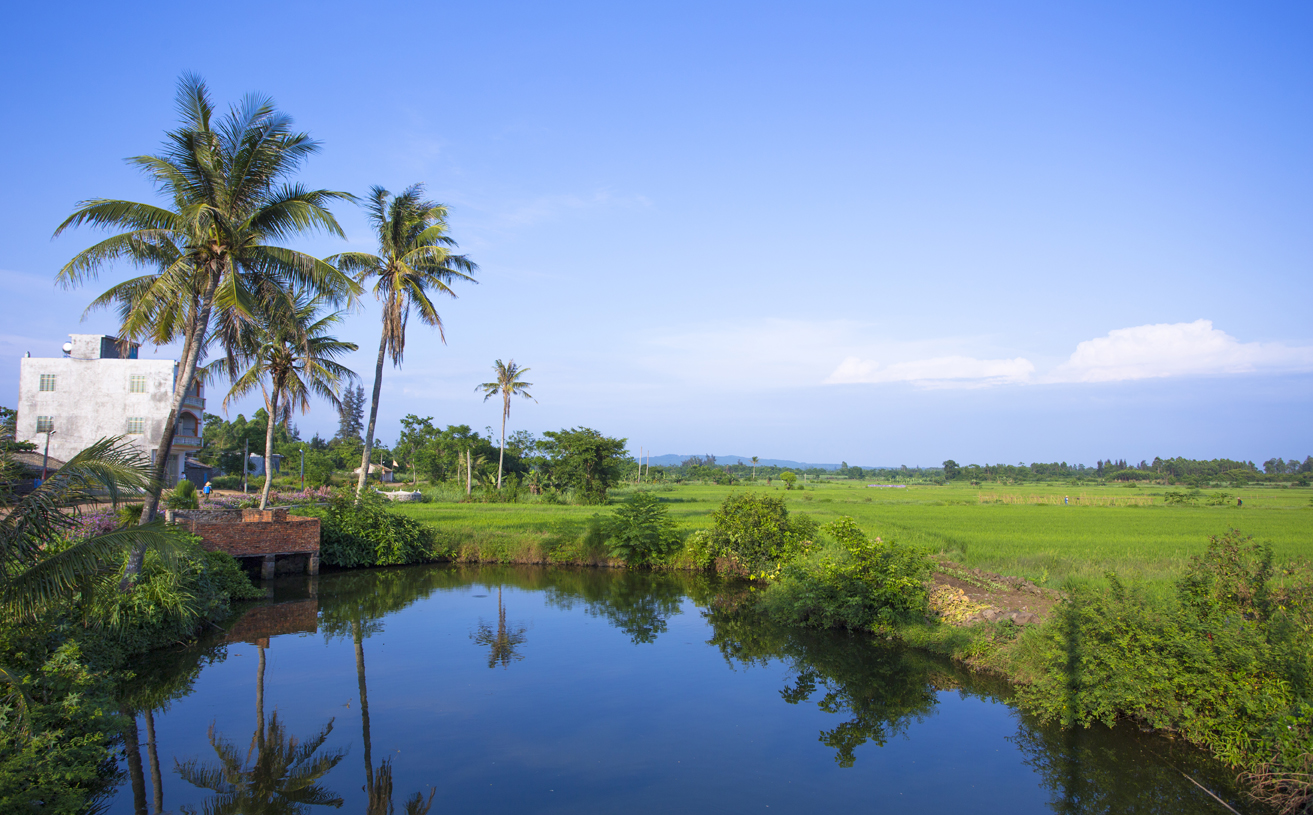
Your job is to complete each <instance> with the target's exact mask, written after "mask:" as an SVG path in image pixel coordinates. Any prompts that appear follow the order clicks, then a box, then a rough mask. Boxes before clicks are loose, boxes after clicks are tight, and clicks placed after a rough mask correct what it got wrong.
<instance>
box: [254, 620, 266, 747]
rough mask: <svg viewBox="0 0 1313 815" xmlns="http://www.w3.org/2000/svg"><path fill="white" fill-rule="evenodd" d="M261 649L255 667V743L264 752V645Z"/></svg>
mask: <svg viewBox="0 0 1313 815" xmlns="http://www.w3.org/2000/svg"><path fill="white" fill-rule="evenodd" d="M256 647H257V648H259V649H260V662H259V664H258V665H257V666H256V668H255V745H256V750H257V751H258V752H259V753H260V754H263V753H264V646H263V645H258V646H256Z"/></svg>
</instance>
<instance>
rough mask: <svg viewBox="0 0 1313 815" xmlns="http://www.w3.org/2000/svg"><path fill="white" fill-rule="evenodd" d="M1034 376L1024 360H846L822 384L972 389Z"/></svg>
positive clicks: (1018, 381) (1032, 369)
mask: <svg viewBox="0 0 1313 815" xmlns="http://www.w3.org/2000/svg"><path fill="white" fill-rule="evenodd" d="M1034 373H1035V366H1034V364H1033V363H1031V361H1030V360H1028V359H1023V358H1022V357H1017V358H1016V359H975V358H973V357H966V356H946V357H935V358H933V359H918V360H913V361H910V362H893V363H889V364H888V365H880V363H878V362H875V361H873V360H863V359H860V358H858V357H847V358H845V359H844V361H843V362H841V363H839V367H838V368H835V369H834V372H833V373H831V374H830V375H829V377H827V378H826V380H825V384H827V385H836V384H843V385H849V384H881V383H887V382H911V383H913V384H916V385H920V386H922V387H940V388H945V387H955V388H962V387H976V388H983V387H988V386H990V385H1009V384H1017V383H1022V382H1026V381H1028V380H1029V379H1030V377H1031V375H1032V374H1034Z"/></svg>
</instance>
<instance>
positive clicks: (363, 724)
mask: <svg viewBox="0 0 1313 815" xmlns="http://www.w3.org/2000/svg"><path fill="white" fill-rule="evenodd" d="M351 639H352V640H354V641H355V644H356V684H357V685H359V686H360V730H361V736H362V738H363V739H364V742H365V785H366V790H367V792H368V795H369V797H370V798H372V797H373V796H374V764H373V761H372V759H371V758H370V746H371V745H370V743H369V692H368V691H367V690H365V643H364V640H363V638H362V634H361V631H360V621H359V620H354V621H352V623H351Z"/></svg>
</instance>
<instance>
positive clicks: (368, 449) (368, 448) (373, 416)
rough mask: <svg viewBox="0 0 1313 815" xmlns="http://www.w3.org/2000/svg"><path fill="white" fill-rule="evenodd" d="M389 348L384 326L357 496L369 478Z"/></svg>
mask: <svg viewBox="0 0 1313 815" xmlns="http://www.w3.org/2000/svg"><path fill="white" fill-rule="evenodd" d="M387 349H388V330H387V327H386V326H384V328H383V339H381V340H379V343H378V364H377V365H375V366H374V397H373V399H371V400H370V402H369V429H368V430H366V431H365V452H364V454H363V455H362V456H361V457H360V478H359V480H357V481H356V497H357V498H359V497H360V494H361V493H363V492H364V491H365V480H366V479H367V478H369V454H370V453H372V452H373V450H374V422H376V421H377V420H378V395H379V393H380V392H381V391H382V389H383V357H384V354H385V353H386V352H387Z"/></svg>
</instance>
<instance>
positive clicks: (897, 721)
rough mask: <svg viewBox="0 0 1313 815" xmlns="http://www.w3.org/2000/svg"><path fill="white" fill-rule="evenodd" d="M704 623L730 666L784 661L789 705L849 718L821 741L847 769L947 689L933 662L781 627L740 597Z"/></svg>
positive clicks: (730, 598) (839, 636)
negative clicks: (861, 751) (866, 747)
mask: <svg viewBox="0 0 1313 815" xmlns="http://www.w3.org/2000/svg"><path fill="white" fill-rule="evenodd" d="M706 617H707V619H708V621H709V622H710V623H711V625H712V629H713V634H712V637H711V640H710V643H711V644H713V645H715V646H717V647H718V648H719V649H720V652H721V654H722V655H723V656H724V657H725V660H726V662H728V663H730V665H734V664H736V663H737V664H740V665H766V664H768V663H769V662H771V661H772V660H780V661H782V662H784V663H785V664H787V665H788V666H789V667H790V668H791V670H792V672H793V675H794V676H793V679H792V681H791V682H790V684H789V685H787V686H786V687H785V688H784V689H783V690H781V691H780V698H782V699H783V700H784V701H785V702H787V703H789V704H791V705H796V704H800V703H802V702H806V701H810V700H811V699H813V698H816V706H817V707H819V708H820V709H821V710H823V711H825V712H826V713H830V714H834V715H837V716H843V717H845V718H846V721H843V722H840V723H839V724H837V725H835V726H834V727H832V728H829V729H828V730H822V731H821V732H820V736H819V740H820V741H821V743H822V744H825V745H826V746H827V747H830V748H832V749H833V750H834V751H835V761H836V762H838V763H839V766H841V767H851V766H853V764H854V763H855V762H856V760H857V758H856V749H857V748H858V747H860V746H861V745H863V744H865V743H867V742H873V743H874V744H876V745H879V746H883V745H884V744H885V743H886V742H887V741H888V740H889V739H890V738H891V737H893V736H897V735H902V734H905V733H906V732H907V729H908V726H909V725H911V724H912V723H913V722H917V721H921V720H922V719H923V717H925V716H926V715H927V714H929V713H930V712H931V711H933V710H934V708H935V705H936V703H937V701H938V700H937V696H936V693H937V690H938V688H939V687H940V686H941V685H944V684H947V683H946V682H945V681H944V678H943V677H939V676H936V674H937V673H938V672H937V671H936V670H935V668H936V666H935V665H934V663H933V662H931V661H929V660H924V659H917V658H916V655H914V654H910V653H908V652H907V651H905V650H904V649H902V648H896V647H892V646H883V645H879V644H877V643H875V642H873V641H872V639H871V638H870V637H869V636H864V635H849V634H845V633H838V632H832V631H809V630H803V629H799V628H795V627H784V626H777V625H774V624H771V623H768V622H766V621H764V620H762V619H761V617H760V616H758V615H757V614H755V613H753V611H752V610H751V608H750V607H749V605H748V600H747V599H746V598H745V597H743V596H741V595H739V596H735V595H730V594H727V595H722V596H721V597H720V598H718V600H717V601H716V602H714V603H713V604H712V606H711V608H710V610H709V611H707V612H706ZM936 680H938V681H936Z"/></svg>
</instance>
